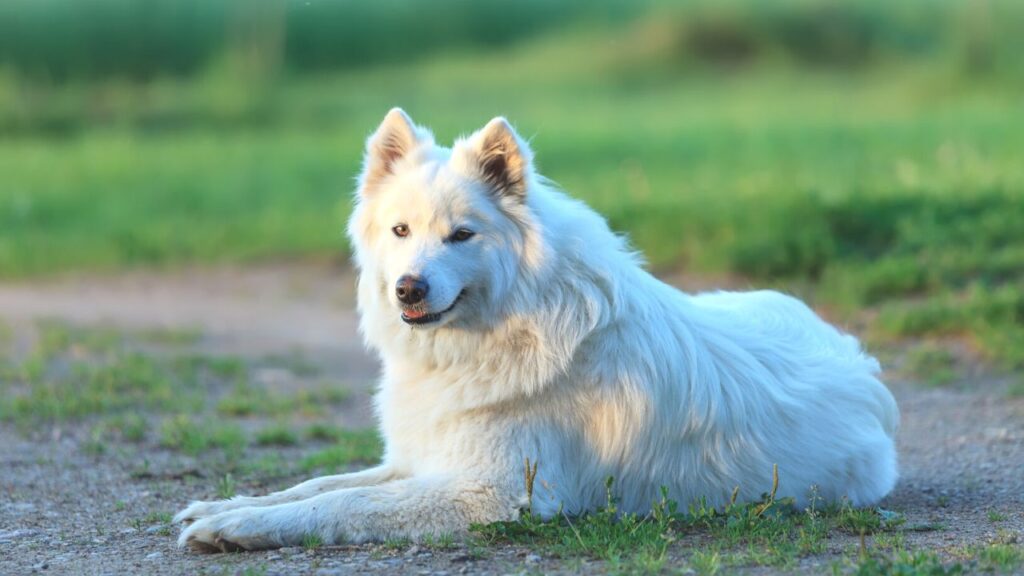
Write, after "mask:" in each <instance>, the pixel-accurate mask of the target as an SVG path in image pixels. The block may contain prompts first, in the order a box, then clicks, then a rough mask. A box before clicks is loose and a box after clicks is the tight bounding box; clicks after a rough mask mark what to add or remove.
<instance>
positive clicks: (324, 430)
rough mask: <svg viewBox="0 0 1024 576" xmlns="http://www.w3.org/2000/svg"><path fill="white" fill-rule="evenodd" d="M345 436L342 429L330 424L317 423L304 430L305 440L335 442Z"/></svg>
mask: <svg viewBox="0 0 1024 576" xmlns="http://www.w3.org/2000/svg"><path fill="white" fill-rule="evenodd" d="M344 434H345V429H344V428H339V427H338V426H334V425H332V424H325V423H323V422H317V423H316V424H312V425H310V426H309V428H306V438H309V439H310V440H320V441H325V442H336V441H338V440H339V439H340V438H341V437H342V436H344Z"/></svg>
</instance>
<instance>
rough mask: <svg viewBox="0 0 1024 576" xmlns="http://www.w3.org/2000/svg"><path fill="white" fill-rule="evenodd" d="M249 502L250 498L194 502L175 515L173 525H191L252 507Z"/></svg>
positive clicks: (240, 497)
mask: <svg viewBox="0 0 1024 576" xmlns="http://www.w3.org/2000/svg"><path fill="white" fill-rule="evenodd" d="M249 500H252V498H246V497H244V496H239V497H237V498H232V499H231V500H216V501H213V502H201V501H196V502H193V503H191V504H189V505H188V507H187V508H185V509H184V510H182V511H181V512H178V513H177V514H175V515H174V523H175V524H191V523H193V522H195V521H196V520H201V519H203V518H209V517H210V516H216V515H217V514H221V513H224V512H227V511H229V510H237V509H239V508H245V507H248V506H251V505H252V504H251V503H250V502H249Z"/></svg>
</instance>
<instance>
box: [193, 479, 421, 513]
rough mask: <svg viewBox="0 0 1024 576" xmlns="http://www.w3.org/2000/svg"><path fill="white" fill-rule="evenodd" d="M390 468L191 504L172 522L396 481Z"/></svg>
mask: <svg viewBox="0 0 1024 576" xmlns="http://www.w3.org/2000/svg"><path fill="white" fill-rule="evenodd" d="M400 477H401V475H400V474H398V473H397V472H396V471H395V470H394V469H393V468H391V467H388V466H386V465H385V466H377V467H374V468H369V469H367V470H362V471H360V472H355V473H352V474H338V475H336V476H321V477H320V478H313V479H312V480H307V481H305V482H303V483H301V484H298V485H296V486H293V487H291V488H289V489H287V490H282V491H280V492H274V493H272V494H267V495H266V496H235V497H234V498H231V499H230V500H216V501H213V502H193V503H191V504H189V506H188V507H187V508H185V509H184V510H182V511H181V512H178V514H177V515H175V516H174V521H175V522H185V523H192V522H195V521H196V520H199V519H200V518H206V517H208V516H214V515H216V514H220V513H221V512H227V511H228V510H235V509H238V508H249V507H253V506H273V505H275V504H284V503H287V502H295V501H298V500H305V499H306V498H312V497H313V496H316V495H318V494H323V493H324V492H332V491H334V490H340V489H342V488H357V487H360V486H373V485H376V484H382V483H384V482H388V481H391V480H396V479H398V478H400Z"/></svg>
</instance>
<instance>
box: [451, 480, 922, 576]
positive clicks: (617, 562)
mask: <svg viewBox="0 0 1024 576" xmlns="http://www.w3.org/2000/svg"><path fill="white" fill-rule="evenodd" d="M606 490H607V502H606V504H605V505H604V506H603V507H601V508H600V509H598V510H597V511H595V512H594V513H590V514H585V515H583V516H579V517H570V516H568V515H565V514H559V515H558V516H557V517H555V518H552V519H550V520H542V519H540V518H538V517H537V516H534V515H533V514H532V513H531V512H530V511H529V510H524V511H521V515H520V519H519V520H517V521H514V522H498V523H493V524H487V525H476V526H473V527H472V528H471V533H472V534H473V537H474V539H475V542H476V543H477V544H478V545H493V544H495V543H512V544H518V545H524V546H528V547H529V548H531V549H534V550H537V551H539V552H541V553H544V554H548V555H553V556H557V557H560V558H578V557H590V558H595V559H599V560H603V561H605V562H607V563H608V564H609V566H611V567H612V568H613V570H614V571H616V572H643V573H652V572H658V571H659V570H661V569H662V568H663V566H664V563H665V561H666V558H667V550H668V547H669V546H670V545H671V544H672V543H673V542H675V541H676V540H678V539H679V538H681V537H684V536H686V537H692V536H702V538H701V543H702V544H701V549H700V550H698V551H696V552H694V553H693V554H691V555H690V557H689V559H688V564H689V566H690V568H691V569H693V570H694V571H696V572H699V573H702V574H714V573H717V572H719V571H721V570H724V569H726V568H730V567H739V566H749V565H759V566H780V567H787V566H792V565H794V563H795V562H796V560H797V559H798V558H801V557H803V556H807V555H812V554H820V553H823V552H824V551H825V550H826V544H827V541H828V537H829V534H830V533H832V532H834V531H837V530H838V531H844V532H848V533H855V534H861V535H866V534H881V533H890V532H892V531H895V530H897V529H898V527H899V526H900V525H901V523H902V518H901V517H900V516H898V515H896V514H893V513H889V512H881V511H877V510H869V509H855V508H851V507H849V506H831V507H826V508H824V509H816V508H815V507H813V506H812V507H810V508H808V509H806V510H802V511H801V510H797V509H795V507H794V506H793V503H792V501H791V500H788V499H776V498H775V496H774V488H773V491H772V492H769V493H766V494H765V495H764V496H763V499H762V500H761V501H759V502H754V503H747V504H738V503H733V504H729V505H727V506H726V507H725V508H724V509H723V510H715V509H713V508H709V507H707V506H706V505H704V504H702V503H700V502H697V503H695V504H693V505H691V506H690V507H689V508H688V509H687V510H686V511H680V510H678V507H677V505H676V503H675V502H672V501H671V500H669V499H668V498H667V496H666V495H665V491H663V493H662V498H661V500H660V501H658V502H655V503H654V504H653V506H652V509H651V512H650V513H649V514H647V515H645V516H639V515H636V514H628V513H622V512H620V511H619V509H618V500H617V498H616V497H615V495H614V493H613V491H612V482H611V480H610V479H609V481H608V483H607V485H606Z"/></svg>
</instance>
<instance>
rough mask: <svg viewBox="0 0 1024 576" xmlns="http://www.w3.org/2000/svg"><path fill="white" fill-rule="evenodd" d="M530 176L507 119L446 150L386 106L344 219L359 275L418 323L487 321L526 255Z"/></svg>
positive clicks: (385, 303) (390, 308) (398, 313)
mask: <svg viewBox="0 0 1024 576" xmlns="http://www.w3.org/2000/svg"><path fill="white" fill-rule="evenodd" d="M532 179H533V176H532V171H531V167H530V151H529V149H528V148H527V146H526V144H525V143H524V142H523V141H522V140H521V139H520V138H519V137H518V136H517V135H516V133H515V131H514V130H513V129H512V127H511V126H510V125H509V124H508V122H506V121H505V120H504V119H503V118H495V119H493V120H491V121H490V122H489V123H488V124H487V125H486V126H485V127H484V128H483V129H481V130H480V131H478V132H476V133H474V134H473V135H471V136H470V137H468V138H466V139H463V140H459V141H457V142H456V143H455V145H454V147H453V148H452V149H450V150H449V149H447V148H443V147H440V146H437V145H436V144H435V143H434V140H433V137H432V136H431V134H430V133H429V132H428V131H426V130H424V129H422V128H420V127H418V126H416V125H415V124H413V122H412V120H411V119H410V118H409V117H408V116H407V115H406V114H405V112H403V111H402V110H400V109H398V108H395V109H393V110H391V111H390V112H388V114H387V116H386V117H385V118H384V121H383V122H382V123H381V125H380V127H379V128H378V129H377V131H376V132H375V133H374V134H373V135H372V136H370V138H369V140H368V141H367V144H366V156H365V159H364V164H363V172H362V175H361V176H360V179H359V189H358V194H357V201H356V208H355V211H354V212H353V214H352V217H351V220H350V221H349V236H350V237H351V239H352V243H353V247H354V248H355V253H356V262H357V264H358V265H359V267H360V268H361V270H362V274H363V277H362V279H361V282H373V283H374V284H373V285H372V288H373V291H372V293H373V296H374V298H375V299H376V300H377V301H378V303H379V305H380V306H382V307H383V308H385V309H386V310H387V313H391V312H393V313H394V315H395V317H396V318H400V319H401V320H402V321H403V322H405V323H406V324H409V325H412V326H415V327H431V328H436V327H440V326H449V325H452V326H473V325H480V324H488V323H490V321H492V320H493V318H492V317H493V316H494V315H497V314H499V313H500V309H501V302H502V301H503V300H504V299H505V298H506V297H507V296H508V294H509V289H510V287H511V284H512V283H513V282H514V281H515V277H516V274H517V272H518V269H519V266H520V262H521V260H522V258H523V257H524V251H525V244H526V234H527V232H526V231H525V230H524V228H525V227H526V222H527V221H528V220H529V209H528V207H527V206H526V195H527V191H528V189H529V188H530V183H531V180H532ZM362 292H363V291H362V290H361V294H362ZM361 297H362V296H361ZM362 305H363V306H366V305H367V303H366V302H363V303H362Z"/></svg>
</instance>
